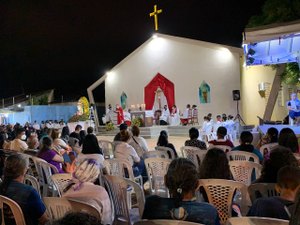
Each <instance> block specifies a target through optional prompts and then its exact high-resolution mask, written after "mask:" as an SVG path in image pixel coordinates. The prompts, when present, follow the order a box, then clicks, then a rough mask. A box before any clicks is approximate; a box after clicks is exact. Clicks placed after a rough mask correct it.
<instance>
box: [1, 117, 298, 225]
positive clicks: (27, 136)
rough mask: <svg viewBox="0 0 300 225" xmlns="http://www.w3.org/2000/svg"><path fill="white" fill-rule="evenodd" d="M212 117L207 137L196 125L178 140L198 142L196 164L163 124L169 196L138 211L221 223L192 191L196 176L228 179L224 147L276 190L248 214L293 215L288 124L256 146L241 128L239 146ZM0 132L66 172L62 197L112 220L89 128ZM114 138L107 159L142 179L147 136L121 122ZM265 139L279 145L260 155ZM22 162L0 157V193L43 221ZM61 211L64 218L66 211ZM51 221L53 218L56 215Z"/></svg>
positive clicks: (13, 146) (160, 143) (14, 147)
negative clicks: (258, 168) (255, 165)
mask: <svg viewBox="0 0 300 225" xmlns="http://www.w3.org/2000/svg"><path fill="white" fill-rule="evenodd" d="M208 116H210V115H208ZM217 118H219V117H218V116H217ZM221 118H222V117H221ZM229 120H230V119H229ZM210 121H211V119H208V120H207V122H208V123H209V122H210ZM218 121H219V122H220V123H219V125H220V126H218V127H216V138H215V139H214V140H210V141H209V142H207V141H206V140H204V141H203V140H201V139H200V135H201V132H202V130H198V129H197V128H195V127H191V128H190V129H189V139H188V140H186V141H185V142H184V143H183V145H185V146H192V147H197V148H198V149H199V151H204V150H206V151H207V152H206V155H205V157H204V159H203V161H202V162H201V164H200V166H199V168H198V167H197V166H196V165H195V164H193V162H192V161H190V160H188V159H186V158H181V157H180V153H179V149H176V147H175V145H174V144H172V143H170V142H169V137H168V133H167V132H166V131H165V130H162V131H161V132H160V135H159V137H158V139H157V143H156V144H157V147H167V148H168V149H170V151H172V152H173V154H172V155H174V159H173V160H172V162H171V163H170V166H169V168H168V171H167V174H166V175H165V185H166V187H167V188H168V190H169V193H170V198H166V197H159V196H153V195H152V196H149V197H148V198H147V199H146V203H145V209H144V213H143V215H142V217H143V218H144V219H177V220H187V221H191V222H197V223H202V224H209V225H218V224H220V220H219V216H218V211H217V210H216V208H215V207H214V206H213V205H211V204H209V203H207V202H208V198H207V195H206V193H205V192H204V190H201V189H200V190H199V179H226V180H234V178H233V175H232V174H231V171H230V167H229V159H228V157H227V152H226V151H224V150H223V149H221V148H218V146H228V147H230V149H231V150H232V151H245V152H251V153H253V154H255V155H256V156H257V157H258V158H259V162H260V163H261V164H262V172H261V176H260V177H253V180H252V183H276V190H277V191H278V192H279V193H280V194H281V195H280V196H279V197H278V196H277V197H270V198H266V199H265V198H259V199H257V200H256V201H255V202H253V204H252V206H251V207H250V209H249V212H248V215H249V216H259V217H272V218H280V219H286V220H289V219H290V218H292V219H293V218H294V214H293V213H294V212H297V209H298V208H297V207H299V206H298V205H297V204H295V202H296V199H297V198H299V197H298V196H299V194H300V193H298V195H297V191H298V190H299V187H300V168H299V162H298V161H297V159H296V158H295V153H296V154H297V153H299V145H298V139H297V137H296V135H295V134H294V132H293V130H291V129H290V128H284V129H282V130H281V131H280V132H278V131H277V129H276V128H273V127H272V128H269V130H268V131H267V133H266V135H264V136H263V137H262V138H261V140H260V141H259V143H258V144H257V145H253V144H252V142H253V135H252V133H251V132H249V131H243V132H242V133H241V135H240V141H239V145H235V144H234V143H233V142H232V141H231V140H229V139H228V138H226V137H227V132H228V130H227V128H226V127H225V126H224V124H225V122H226V121H228V120H227V119H225V116H224V115H223V118H222V119H221V120H218ZM216 123H217V122H216ZM0 134H1V136H0V137H1V139H0V145H1V146H0V148H1V149H4V150H10V151H15V152H22V153H26V151H31V150H34V151H36V156H37V157H40V158H41V159H44V160H45V161H47V162H48V163H50V164H52V165H53V166H55V167H56V168H57V171H58V172H59V173H72V177H73V178H72V181H71V182H70V183H69V184H68V185H67V186H66V188H65V189H64V190H63V192H62V196H65V197H69V198H74V199H78V200H80V201H84V202H87V203H88V204H92V205H95V206H96V208H98V210H99V211H101V215H102V221H101V223H102V224H111V223H112V221H111V220H112V211H111V204H112V202H111V200H110V198H109V195H108V192H107V191H106V189H105V188H104V187H102V186H100V185H99V184H98V183H97V179H98V177H99V173H100V169H99V168H103V165H104V160H105V159H104V156H103V151H102V149H101V148H100V146H99V144H98V140H97V137H96V135H95V134H94V130H93V128H92V127H88V128H87V130H86V131H85V130H83V129H82V127H81V126H80V125H77V126H76V127H75V130H74V131H73V132H71V133H70V132H69V128H68V127H67V126H64V127H63V128H62V129H61V132H60V130H59V129H57V128H48V127H46V126H45V127H44V128H43V129H41V130H40V131H38V130H36V129H34V128H33V127H32V128H29V127H22V126H20V125H19V124H16V125H15V126H14V127H12V126H1V127H0ZM114 142H115V150H114V157H115V158H117V159H121V160H128V162H129V163H130V165H131V166H132V169H133V173H134V175H135V176H138V175H141V176H142V177H143V181H144V182H145V181H147V179H148V177H147V173H146V168H145V163H144V153H145V152H147V151H150V150H151V149H149V147H148V145H147V141H146V140H145V139H144V138H143V137H141V136H140V130H139V127H137V126H133V127H131V130H129V129H128V126H127V124H126V123H122V124H121V125H120V132H118V133H117V134H116V136H115V137H114ZM270 143H278V145H277V146H276V147H274V149H273V150H272V151H270V152H266V153H265V154H262V153H261V151H260V150H259V148H260V147H262V146H264V145H266V144H270ZM170 156H171V155H170ZM26 162H27V161H26V160H25V159H24V157H22V155H20V154H11V156H9V157H7V158H6V160H5V162H4V160H3V161H1V173H2V175H3V181H2V183H1V185H0V194H1V195H5V196H7V197H9V198H11V199H13V200H15V201H16V202H17V203H19V204H20V206H21V208H22V210H23V212H24V215H25V219H26V222H28V223H27V224H38V223H40V224H44V223H45V222H46V221H47V220H48V218H47V215H46V213H45V212H46V208H45V205H44V204H43V202H42V200H41V198H40V197H39V196H38V194H37V192H36V191H35V190H34V189H33V188H31V187H29V186H28V185H25V184H23V180H24V176H25V174H26V171H27V168H28V165H27V163H26ZM199 192H200V193H201V194H202V202H199V199H198V198H196V196H197V195H196V193H199ZM17 193H18V194H17ZM19 193H22V194H21V195H20V194H19ZM298 204H299V203H298ZM33 205H34V206H33ZM298 211H299V210H298ZM291 215H292V217H291ZM67 216H69V217H70V216H72V214H71V215H67ZM73 216H74V215H73ZM82 216H83V217H84V216H86V215H82ZM298 216H299V215H298ZM292 219H291V220H292ZM70 220H71V219H70ZM61 221H63V219H61ZM51 223H53V224H59V221H54V222H51ZM62 224H63V223H62Z"/></svg>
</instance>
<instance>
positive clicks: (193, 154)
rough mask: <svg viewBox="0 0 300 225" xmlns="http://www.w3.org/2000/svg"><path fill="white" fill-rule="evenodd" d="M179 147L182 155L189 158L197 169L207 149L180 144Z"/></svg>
mask: <svg viewBox="0 0 300 225" xmlns="http://www.w3.org/2000/svg"><path fill="white" fill-rule="evenodd" d="M180 149H181V153H182V156H183V157H184V158H187V159H189V160H191V161H192V162H193V163H194V164H195V165H196V167H197V169H199V168H200V165H201V162H202V161H203V159H204V157H205V155H206V153H207V150H201V149H200V148H197V147H191V146H182V147H181V148H180Z"/></svg>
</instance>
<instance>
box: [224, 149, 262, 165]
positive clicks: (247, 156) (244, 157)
mask: <svg viewBox="0 0 300 225" xmlns="http://www.w3.org/2000/svg"><path fill="white" fill-rule="evenodd" d="M227 158H228V160H230V161H236V160H237V161H251V162H255V163H259V158H258V156H257V155H255V154H254V153H251V152H244V151H231V152H228V153H227Z"/></svg>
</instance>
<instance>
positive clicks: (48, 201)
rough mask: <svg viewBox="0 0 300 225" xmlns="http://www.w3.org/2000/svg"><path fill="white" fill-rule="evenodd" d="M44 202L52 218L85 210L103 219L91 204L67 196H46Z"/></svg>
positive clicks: (55, 218)
mask: <svg viewBox="0 0 300 225" xmlns="http://www.w3.org/2000/svg"><path fill="white" fill-rule="evenodd" d="M43 202H44V203H45V206H46V208H47V214H48V216H49V218H50V219H52V220H57V219H60V218H62V217H64V215H65V214H67V213H68V212H85V213H88V214H90V215H93V216H95V217H97V218H98V219H100V220H101V217H102V215H101V214H100V212H99V211H98V210H97V208H96V207H95V206H93V205H91V204H87V203H85V202H81V201H78V200H74V199H68V198H65V197H44V198H43Z"/></svg>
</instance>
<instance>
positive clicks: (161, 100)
mask: <svg viewBox="0 0 300 225" xmlns="http://www.w3.org/2000/svg"><path fill="white" fill-rule="evenodd" d="M158 89H159V88H158ZM165 105H168V101H167V98H166V96H165V94H164V92H163V91H162V90H161V91H160V92H159V95H158V91H156V93H155V97H154V104H153V107H152V111H153V112H155V111H156V110H159V109H160V110H162V109H163V107H164V106H165Z"/></svg>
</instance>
